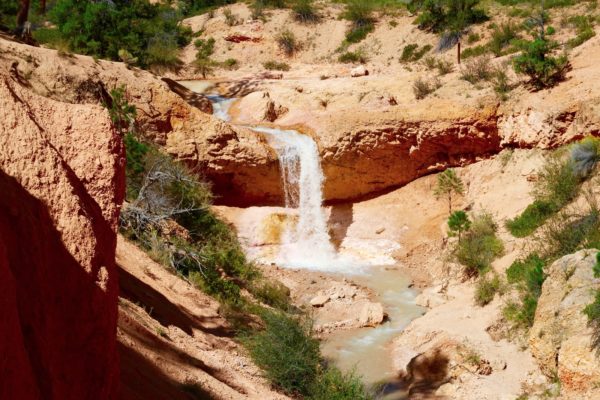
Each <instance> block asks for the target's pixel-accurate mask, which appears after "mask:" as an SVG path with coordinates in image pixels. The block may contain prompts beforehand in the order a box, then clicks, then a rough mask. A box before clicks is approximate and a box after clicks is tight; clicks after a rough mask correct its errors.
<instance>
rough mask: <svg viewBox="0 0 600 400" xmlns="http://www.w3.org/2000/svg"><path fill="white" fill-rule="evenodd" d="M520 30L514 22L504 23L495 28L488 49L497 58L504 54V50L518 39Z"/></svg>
mask: <svg viewBox="0 0 600 400" xmlns="http://www.w3.org/2000/svg"><path fill="white" fill-rule="evenodd" d="M518 33H519V28H518V27H517V26H516V25H515V24H513V23H512V22H507V23H504V24H502V25H500V26H495V27H494V30H493V31H492V38H491V39H490V42H489V44H488V48H489V49H490V51H491V52H492V53H494V55H495V56H496V57H500V56H502V55H504V54H506V53H505V52H504V48H505V47H506V46H508V45H509V44H511V43H512V41H513V40H515V39H517V38H518Z"/></svg>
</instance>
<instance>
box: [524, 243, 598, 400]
mask: <svg viewBox="0 0 600 400" xmlns="http://www.w3.org/2000/svg"><path fill="white" fill-rule="evenodd" d="M596 253H597V251H595V250H582V251H579V252H577V253H575V254H571V255H568V256H565V257H563V258H561V259H560V260H558V261H556V262H555V263H554V264H552V265H551V266H550V267H549V268H548V269H547V273H548V278H547V279H546V281H545V282H544V286H543V288H542V295H541V296H540V299H539V302H538V307H537V310H536V313H535V321H534V325H533V327H532V328H531V332H530V335H529V345H530V347H531V352H532V353H533V356H534V357H535V358H536V359H537V361H538V363H539V364H540V367H541V369H542V371H544V373H545V374H546V375H548V376H556V377H558V379H559V380H560V382H561V387H562V389H563V391H565V392H566V393H573V392H575V393H578V396H579V397H575V398H590V399H592V398H597V397H594V396H599V395H600V392H599V391H598V388H597V387H595V383H596V382H598V381H599V380H600V360H599V359H598V357H597V349H595V348H594V346H593V343H594V341H593V338H594V337H595V335H598V333H597V332H594V331H593V330H592V328H591V327H589V326H588V324H587V317H586V316H585V314H583V309H584V308H585V306H587V305H588V304H590V303H592V302H593V300H594V290H595V289H598V288H599V287H600V280H599V279H595V278H594V276H593V272H592V267H593V265H594V264H595V262H596Z"/></svg>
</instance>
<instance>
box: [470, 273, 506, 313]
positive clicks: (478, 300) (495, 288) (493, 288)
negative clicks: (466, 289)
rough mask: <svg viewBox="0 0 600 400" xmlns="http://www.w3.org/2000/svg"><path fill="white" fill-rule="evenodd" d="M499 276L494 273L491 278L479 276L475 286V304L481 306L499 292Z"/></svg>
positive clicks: (489, 301) (490, 300)
mask: <svg viewBox="0 0 600 400" xmlns="http://www.w3.org/2000/svg"><path fill="white" fill-rule="evenodd" d="M500 289H501V283H500V277H499V276H498V275H495V274H494V277H493V278H492V279H487V278H486V277H481V278H479V281H478V282H477V287H476V288H475V304H477V305H478V306H480V307H483V306H485V305H487V304H489V303H491V302H492V300H494V297H495V296H496V293H500Z"/></svg>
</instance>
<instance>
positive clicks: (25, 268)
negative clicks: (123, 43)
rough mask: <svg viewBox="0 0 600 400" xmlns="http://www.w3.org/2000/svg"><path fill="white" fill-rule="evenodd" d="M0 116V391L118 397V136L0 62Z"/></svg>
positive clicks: (100, 114)
mask: <svg viewBox="0 0 600 400" xmlns="http://www.w3.org/2000/svg"><path fill="white" fill-rule="evenodd" d="M1 67H2V66H1V65H0V68H1ZM0 119H1V120H2V122H3V123H2V124H0V191H1V192H2V196H0V292H1V293H2V296H0V312H1V313H2V315H3V318H4V319H3V325H2V340H0V354H2V357H1V358H0V371H2V379H0V381H1V382H0V398H2V399H84V398H106V399H114V398H117V397H118V379H119V366H118V354H117V344H116V327H117V295H118V281H117V277H116V272H117V271H116V266H115V246H116V229H117V222H118V216H119V209H120V205H121V202H122V200H123V196H124V189H125V181H124V166H125V165H124V157H125V155H124V148H123V143H122V140H121V138H120V137H119V135H118V134H117V133H116V132H115V131H114V129H113V128H112V124H111V121H110V118H109V116H108V113H107V111H106V110H105V109H104V108H102V107H100V106H98V105H91V104H87V105H74V104H66V103H62V102H58V101H54V100H50V99H48V98H45V97H42V96H39V95H36V94H35V93H32V92H31V90H29V89H27V88H24V87H22V86H21V85H20V84H18V83H17V82H16V81H15V80H13V79H12V78H10V77H8V75H7V74H6V72H5V70H2V69H0ZM7 383H9V384H7Z"/></svg>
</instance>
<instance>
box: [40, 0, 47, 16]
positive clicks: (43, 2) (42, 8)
mask: <svg viewBox="0 0 600 400" xmlns="http://www.w3.org/2000/svg"><path fill="white" fill-rule="evenodd" d="M40 14H46V0H40Z"/></svg>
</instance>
